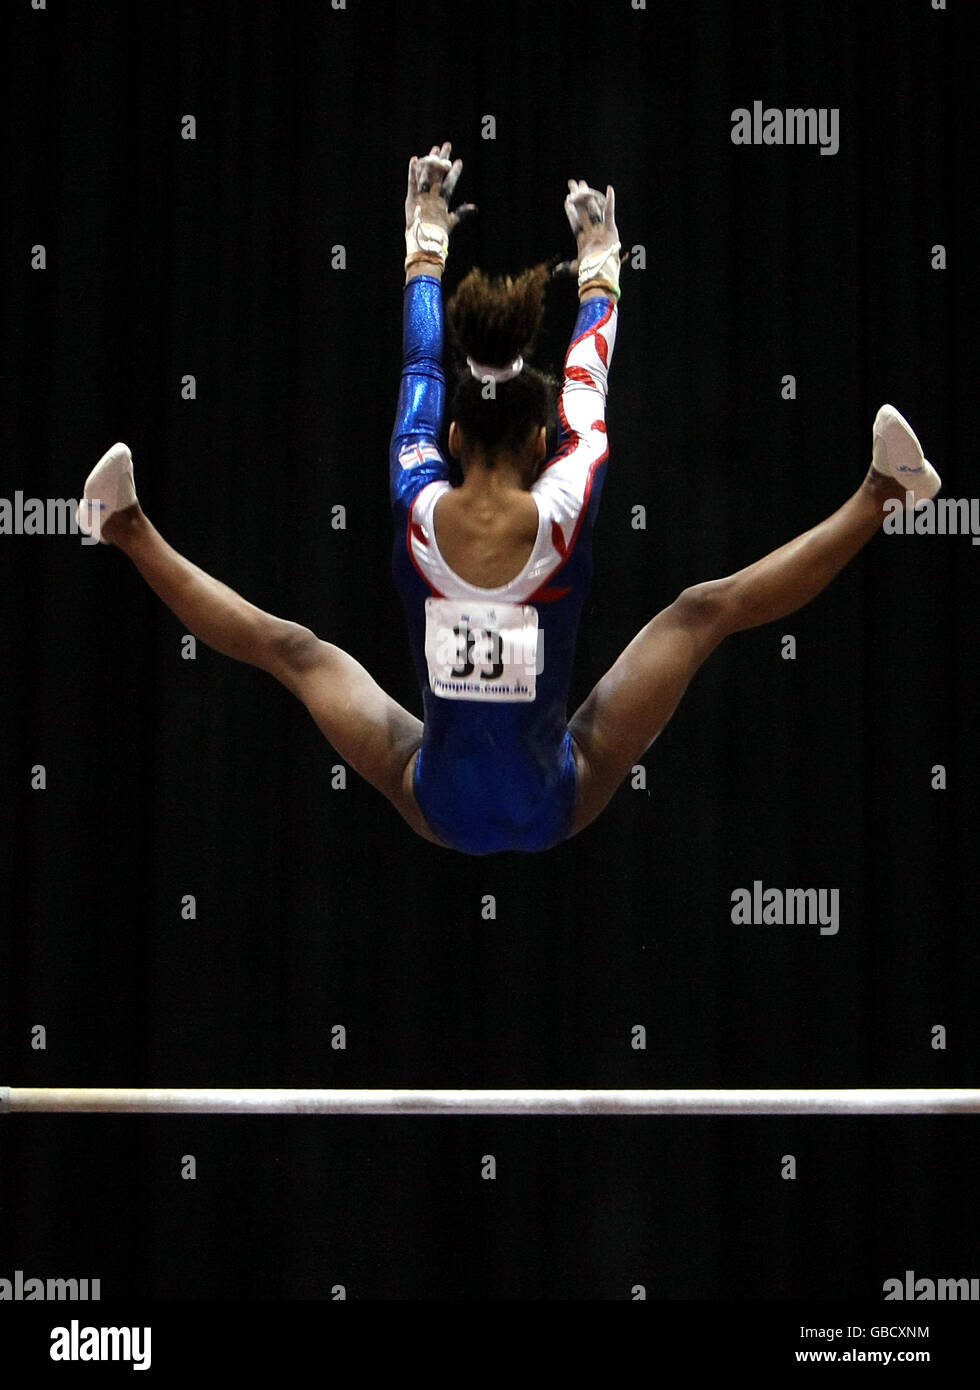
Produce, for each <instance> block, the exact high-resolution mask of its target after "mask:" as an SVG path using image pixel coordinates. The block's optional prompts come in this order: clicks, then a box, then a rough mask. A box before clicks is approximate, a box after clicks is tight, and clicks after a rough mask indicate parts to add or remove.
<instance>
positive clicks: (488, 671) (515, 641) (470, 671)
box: [425, 598, 544, 703]
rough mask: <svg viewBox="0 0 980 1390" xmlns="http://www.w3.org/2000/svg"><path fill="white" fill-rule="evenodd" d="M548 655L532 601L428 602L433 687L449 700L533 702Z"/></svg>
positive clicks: (427, 632)
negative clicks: (544, 658)
mask: <svg viewBox="0 0 980 1390" xmlns="http://www.w3.org/2000/svg"><path fill="white" fill-rule="evenodd" d="M543 656H544V633H543V632H541V631H540V630H539V628H538V610H537V609H536V608H535V607H534V606H533V605H532V604H529V603H469V602H468V601H467V600H465V599H445V598H428V599H426V601H425V659H426V663H427V665H428V667H429V685H430V686H431V688H432V693H433V694H434V695H439V696H441V698H442V699H444V700H484V701H493V702H495V701H500V702H503V703H510V702H513V701H516V700H533V699H534V691H535V677H536V676H537V675H538V673H539V672H540V671H541V670H542V669H543V667H542V659H543Z"/></svg>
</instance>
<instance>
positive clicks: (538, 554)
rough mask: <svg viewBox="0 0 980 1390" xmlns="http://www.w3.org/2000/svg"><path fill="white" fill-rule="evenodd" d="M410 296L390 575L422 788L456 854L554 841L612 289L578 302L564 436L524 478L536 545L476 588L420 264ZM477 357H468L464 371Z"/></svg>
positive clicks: (426, 810)
mask: <svg viewBox="0 0 980 1390" xmlns="http://www.w3.org/2000/svg"><path fill="white" fill-rule="evenodd" d="M404 294H405V300H404V330H403V365H402V376H401V387H400V392H399V400H398V410H397V415H396V419H395V426H394V430H393V433H392V437H391V449H390V458H389V466H390V485H391V504H392V510H393V517H394V531H395V535H394V552H393V574H394V579H395V584H396V586H397V588H398V591H399V593H400V595H401V598H402V602H403V604H404V606H405V613H406V618H407V621H408V630H409V638H410V643H411V649H412V658H413V661H414V663H415V669H416V674H417V676H418V680H419V685H420V687H421V690H422V700H423V706H424V715H423V722H424V729H423V737H422V746H421V749H420V751H419V756H418V760H417V762H416V767H415V783H414V785H415V795H416V798H417V800H418V803H419V806H420V808H421V810H422V814H423V815H424V816H425V819H426V821H427V822H428V824H429V826H430V828H431V829H432V831H433V833H434V834H436V835H437V836H438V837H439V838H440V839H441V840H442V841H444V842H445V843H446V844H448V845H451V846H452V847H453V848H455V849H458V850H461V851H463V852H464V853H468V854H490V853H495V852H498V851H503V850H518V851H528V852H531V851H538V850H543V849H548V848H550V847H551V846H552V845H554V844H557V843H559V842H560V841H561V840H564V839H565V838H567V836H568V834H569V833H570V831H571V826H572V820H573V818H574V813H575V802H576V794H577V776H576V769H575V759H574V751H573V747H572V742H571V737H570V735H569V733H568V711H567V700H568V687H569V681H570V679H571V671H572V661H573V658H574V652H575V643H576V637H577V633H578V624H579V619H580V616H581V612H582V605H583V603H584V601H585V596H586V594H587V592H588V589H589V585H590V582H591V578H592V530H593V527H594V524H595V519H596V515H597V511H598V507H599V500H600V496H601V492H602V485H603V481H604V477H605V468H606V459H607V455H608V447H607V439H606V425H605V402H606V389H607V372H608V367H609V364H610V362H611V359H612V353H613V346H614V343H615V336H616V322H617V312H618V311H617V308H616V303H615V300H614V299H613V298H611V297H606V296H594V297H591V298H588V299H586V300H585V301H584V302H583V303H582V304H581V305H580V307H579V310H578V315H577V319H576V323H575V330H574V333H573V335H572V342H571V346H570V347H569V350H568V353H567V354H566V357H565V364H564V372H563V379H562V382H561V384H560V391H559V397H558V420H559V428H558V447H557V450H556V452H555V453H554V454H553V455H552V456H551V458H549V459H548V460H547V461H546V462H544V463H543V465H542V466H541V467H540V470H539V471H538V473H537V477H536V478H535V479H534V481H533V482H532V483H531V485H530V489H529V490H530V494H531V496H532V497H533V499H534V503H535V506H536V510H537V530H536V534H535V535H534V538H533V543H532V544H531V549H530V554H529V556H528V558H527V560H526V562H525V563H524V565H523V567H522V568H521V569H520V571H519V572H518V573H517V574H516V575H514V577H513V578H511V579H510V580H509V581H508V582H507V583H505V584H501V585H499V586H497V587H494V588H483V587H479V586H477V585H475V584H472V583H469V582H467V581H466V580H465V579H463V578H462V576H461V575H460V574H458V573H457V572H456V571H455V570H454V569H453V568H452V567H451V566H450V565H449V563H448V562H447V560H446V558H445V556H444V555H443V553H442V551H441V549H440V546H439V536H438V533H437V526H436V519H435V513H436V508H437V506H438V503H439V501H440V499H441V498H443V497H444V496H445V495H446V494H447V493H448V492H449V491H450V490H451V486H452V485H451V484H450V482H449V477H448V467H447V463H446V460H445V457H444V455H443V453H442V450H441V448H440V444H439V438H440V434H441V430H442V424H443V412H444V407H445V394H446V385H445V377H444V374H443V367H442V356H443V303H442V285H441V282H440V280H439V278H438V277H436V276H430V275H424V274H423V275H417V276H415V277H414V278H413V279H410V280H409V282H408V283H407V284H406V286H405V291H404ZM520 363H521V359H520V358H518V359H517V362H516V363H515V364H514V366H515V367H516V368H517V371H520V369H521V368H520V365H519V364H520ZM483 370H484V369H483V368H478V367H477V366H476V365H475V364H474V365H473V376H474V377H478V375H479V373H480V372H482V371H483ZM488 370H492V369H488ZM510 370H511V371H513V369H510ZM498 375H499V376H500V377H501V378H502V379H501V380H500V382H499V384H496V383H494V385H492V386H491V387H490V389H489V390H488V391H486V392H484V393H481V394H486V395H488V396H490V397H491V399H494V400H496V401H499V400H500V398H501V397H504V398H505V403H506V396H505V393H506V392H507V389H508V385H509V383H510V379H511V378H509V377H508V375H507V373H506V372H500V373H498ZM473 390H474V391H478V390H479V382H478V381H477V382H476V383H474V387H473ZM542 452H543V449H542ZM444 514H445V513H444ZM525 549H526V546H525ZM457 553H458V552H457ZM462 568H466V567H465V566H462ZM471 572H472V571H471Z"/></svg>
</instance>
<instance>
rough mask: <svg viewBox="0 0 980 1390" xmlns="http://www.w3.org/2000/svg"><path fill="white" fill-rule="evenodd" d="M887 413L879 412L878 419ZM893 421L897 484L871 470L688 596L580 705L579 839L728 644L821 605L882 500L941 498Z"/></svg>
mask: <svg viewBox="0 0 980 1390" xmlns="http://www.w3.org/2000/svg"><path fill="white" fill-rule="evenodd" d="M890 409H891V408H890V407H882V412H879V417H878V419H879V420H881V419H882V414H883V412H884V411H887V410H890ZM893 416H894V418H892V417H889V418H888V419H887V421H886V424H887V435H886V438H887V440H888V442H889V443H890V446H891V447H890V452H891V455H892V460H893V463H894V462H895V461H896V460H898V463H897V467H896V468H895V471H894V473H893V474H892V475H889V474H886V473H883V472H880V471H878V468H877V467H872V468H871V469H870V470H869V472H868V476H867V477H866V478H865V480H864V482H863V483H862V484H861V486H860V487H859V488H858V490H857V492H856V493H855V494H854V496H853V497H851V498H850V499H849V500H848V501H847V502H845V503H844V505H843V506H842V507H841V508H839V510H838V511H836V512H834V514H833V515H832V516H830V517H828V518H827V520H826V521H822V522H821V523H820V524H819V525H818V526H815V527H813V529H812V530H810V531H807V532H805V533H804V534H803V535H802V536H798V537H797V538H796V539H795V540H792V541H790V542H789V543H788V544H787V545H784V546H781V547H780V548H779V549H778V550H774V551H773V552H772V553H771V554H769V555H766V556H765V557H764V558H763V559H761V560H758V561H756V563H755V564H754V565H749V566H748V567H747V568H746V569H743V570H739V571H738V572H737V573H736V574H732V575H729V576H727V577H726V578H724V579H715V580H711V581H709V582H708V583H705V584H697V585H695V586H694V587H693V588H690V589H685V590H684V592H683V593H682V594H681V595H680V597H679V598H677V599H676V600H675V601H674V602H673V603H672V604H671V605H670V607H669V608H666V609H664V611H663V612H662V613H658V614H657V616H656V617H655V618H654V619H653V620H652V621H651V622H649V623H647V625H646V627H644V628H643V629H642V631H640V632H639V633H638V634H637V635H636V637H634V638H633V641H632V642H631V643H630V644H629V646H628V647H627V648H626V650H625V651H624V652H623V653H622V655H621V656H620V657H619V658H618V660H617V661H616V662H615V664H614V665H613V666H612V668H611V669H610V670H609V671H608V672H607V673H606V675H605V676H603V677H602V679H601V680H600V681H599V683H598V685H596V686H595V688H594V689H593V690H592V692H591V694H589V695H588V697H587V698H586V699H585V700H584V702H583V703H582V705H581V706H580V707H579V709H578V710H577V711H576V713H575V715H574V716H573V717H572V719H571V721H570V722H569V726H568V727H569V730H570V732H571V735H572V739H573V741H574V743H575V746H576V763H577V767H578V774H579V795H578V802H577V806H576V815H575V820H574V823H573V826H572V832H571V833H572V834H573V835H574V834H577V833H578V831H580V830H582V829H584V828H585V826H587V825H588V824H589V823H590V822H591V821H592V820H594V819H595V817H596V816H597V815H598V814H599V812H600V811H601V810H602V809H603V807H604V806H605V805H606V804H607V803H608V801H609V799H610V797H611V796H612V795H613V793H614V792H615V791H616V789H617V787H618V786H619V785H620V783H621V782H622V780H623V778H624V777H626V775H627V774H628V773H629V770H630V768H631V767H633V765H634V764H635V763H636V762H637V761H638V759H639V758H641V757H642V756H643V754H644V753H645V752H646V750H647V749H648V748H649V747H650V744H651V743H653V741H654V739H656V738H657V736H658V735H659V734H660V733H661V732H662V730H663V728H664V726H665V725H666V723H667V721H668V720H669V719H670V717H671V715H672V714H673V713H674V710H675V709H676V708H677V706H678V704H679V702H680V699H681V697H682V695H683V694H684V691H685V690H686V689H687V686H688V684H689V682H690V680H691V678H692V677H693V676H694V674H695V672H696V671H697V670H698V668H699V667H700V666H701V665H702V663H703V662H704V661H705V660H706V659H707V657H708V656H710V654H711V653H712V652H713V651H714V650H715V648H716V647H717V646H718V645H719V644H720V643H721V642H722V641H723V640H724V638H726V637H728V636H730V635H731V634H732V633H734V632H741V631H744V630H745V629H746V628H751V627H759V626H761V625H762V624H763V623H771V622H773V621H775V620H776V619H778V618H783V617H785V616H786V615H787V614H788V613H793V612H795V611H796V610H797V609H798V608H802V607H803V605H804V604H806V603H809V602H810V600H811V599H812V598H815V597H816V595H817V594H819V593H820V592H821V590H822V589H824V588H826V586H827V585H828V584H829V583H830V581H831V580H832V579H833V578H834V577H835V575H837V574H838V573H839V572H840V571H841V570H842V569H843V568H844V566H845V565H846V564H847V563H848V561H849V560H851V559H853V557H854V556H855V555H856V554H857V553H858V551H859V550H860V549H861V548H862V547H863V546H864V545H865V544H867V542H868V541H869V540H870V539H871V537H872V536H873V535H874V534H875V533H876V531H878V529H879V528H880V526H881V524H882V522H883V521H884V519H885V515H886V513H885V512H884V510H883V503H884V502H885V501H886V499H888V498H891V497H894V498H897V499H900V500H901V501H902V502H903V503H904V501H905V499H906V491H907V488H908V487H909V486H910V485H911V482H912V478H911V476H910V475H913V474H916V473H917V474H918V475H919V476H918V477H916V478H915V483H916V487H917V492H916V500H919V498H920V497H928V496H931V495H933V493H934V492H935V491H937V490H938V488H939V478H938V475H937V474H936V473H935V470H934V469H932V467H931V465H930V464H928V463H924V468H923V467H919V466H916V467H915V468H913V467H912V465H913V464H917V465H918V463H923V461H922V459H921V450H919V446H918V441H917V440H915V436H914V435H913V434H912V432H911V430H909V428H908V426H907V425H906V424H905V421H904V420H902V419H901V417H900V416H898V413H897V412H893ZM896 420H897V421H899V422H900V425H899V424H897V423H896ZM877 429H878V421H876V439H875V455H874V457H875V464H876V465H879V464H880V465H881V466H882V467H884V466H886V464H887V459H886V456H885V451H884V448H883V447H879V443H878V435H877ZM903 429H904V431H906V432H907V435H908V437H909V438H908V439H906V438H905V436H904V435H903ZM913 442H914V449H913V447H912V443H913ZM903 460H904V461H907V462H908V465H909V466H908V467H906V466H905V462H904V461H903ZM924 470H926V471H924ZM907 479H908V481H907Z"/></svg>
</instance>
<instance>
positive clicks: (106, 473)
mask: <svg viewBox="0 0 980 1390" xmlns="http://www.w3.org/2000/svg"><path fill="white" fill-rule="evenodd" d="M138 513H139V504H138V502H137V501H136V485H135V483H134V481H133V456H132V454H131V453H130V452H129V447H128V445H126V444H113V446H112V448H111V449H110V450H109V451H108V453H106V454H103V455H102V457H101V458H100V459H99V461H98V463H97V464H96V465H95V467H94V468H93V469H92V471H91V473H90V474H89V475H88V477H87V479H86V480H85V491H84V494H83V497H82V500H81V502H79V504H78V513H77V517H76V519H77V521H78V529H79V530H80V531H84V532H85V534H86V535H87V536H98V538H99V540H100V541H102V543H103V544H105V545H111V544H112V540H113V535H114V534H115V535H118V534H119V533H120V532H121V531H122V530H123V529H125V526H126V525H127V523H128V522H130V521H131V520H132V519H133V518H134V517H135V516H137V515H138Z"/></svg>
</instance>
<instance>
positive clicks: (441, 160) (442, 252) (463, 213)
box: [405, 140, 476, 269]
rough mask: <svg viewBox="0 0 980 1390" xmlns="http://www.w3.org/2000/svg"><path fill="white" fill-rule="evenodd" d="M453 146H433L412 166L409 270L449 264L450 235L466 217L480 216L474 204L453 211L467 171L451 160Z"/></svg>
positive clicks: (407, 212)
mask: <svg viewBox="0 0 980 1390" xmlns="http://www.w3.org/2000/svg"><path fill="white" fill-rule="evenodd" d="M452 148H453V147H452V145H451V144H450V143H449V141H448V140H447V141H446V142H445V143H444V144H443V145H442V146H439V145H433V146H432V149H431V150H430V151H429V153H428V154H426V155H412V158H411V159H410V160H409V163H408V193H407V195H406V198H405V246H406V252H407V254H406V269H407V268H408V263H409V262H412V263H415V262H416V260H418V261H422V260H428V261H430V262H431V263H432V264H442V265H444V264H445V261H446V253H447V250H448V247H449V233H450V232H451V231H452V230H453V228H454V227H456V226H457V225H458V224H459V223H460V222H462V220H463V219H464V217H468V216H469V215H470V214H471V213H473V212H476V208H475V206H474V205H473V204H472V203H463V204H462V206H461V207H459V208H457V209H456V211H455V212H450V211H449V203H450V199H451V198H452V196H453V192H454V190H455V188H456V182H457V180H458V178H459V176H460V174H461V173H462V171H463V161H462V160H461V159H457V160H451V159H450V155H451V154H452Z"/></svg>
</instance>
